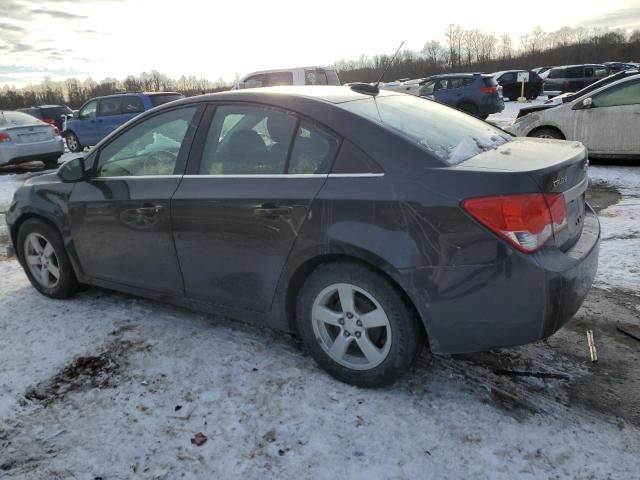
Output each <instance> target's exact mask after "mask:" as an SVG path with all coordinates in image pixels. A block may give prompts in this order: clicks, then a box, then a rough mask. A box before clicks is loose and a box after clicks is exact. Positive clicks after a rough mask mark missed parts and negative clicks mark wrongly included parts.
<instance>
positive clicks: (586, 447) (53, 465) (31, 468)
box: [0, 106, 640, 480]
mask: <svg viewBox="0 0 640 480" xmlns="http://www.w3.org/2000/svg"><path fill="white" fill-rule="evenodd" d="M515 107H516V106H514V109H515ZM490 120H491V118H490ZM501 121H503V122H507V121H509V118H508V114H506V112H505V113H503V117H502V118H501ZM3 173H4V174H3V175H0V212H2V211H4V210H6V208H7V205H8V203H9V201H10V198H11V193H12V191H13V190H14V189H15V188H17V186H18V185H19V184H20V182H21V181H22V180H24V178H25V177H26V176H28V175H30V174H31V173H29V172H20V173H17V174H16V173H15V171H7V172H3ZM589 175H590V177H591V180H592V185H591V188H590V191H589V195H590V199H591V202H592V204H593V205H594V206H595V207H596V208H597V209H598V210H599V211H600V212H599V214H600V218H601V223H602V235H603V238H602V244H601V260H600V269H599V273H598V276H597V278H596V284H595V286H594V288H593V289H592V291H591V293H590V294H589V296H588V298H587V300H586V302H585V304H584V305H583V307H582V308H581V310H580V311H579V312H578V314H577V315H576V318H575V319H573V320H572V321H571V322H570V323H569V324H568V325H567V326H566V327H565V328H564V329H562V330H561V331H560V332H558V333H557V334H556V335H554V336H553V337H551V338H550V339H548V341H545V342H539V343H537V344H534V345H529V346H525V347H520V348H513V349H504V350H500V351H492V352H486V353H479V354H473V355H464V356H462V355H461V356H446V357H436V356H431V355H430V354H428V353H427V352H425V353H423V355H422V357H421V358H420V360H419V362H418V363H417V365H416V366H415V367H414V368H413V369H412V371H411V372H410V373H409V374H408V375H406V376H405V377H404V378H403V379H402V380H401V381H400V382H398V383H397V384H396V385H394V386H393V387H391V388H386V389H381V390H361V389H358V388H354V387H350V386H347V385H344V384H341V383H338V382H337V381H335V380H333V379H332V378H331V377H329V376H328V375H327V374H326V373H324V372H323V371H321V370H320V369H319V368H317V367H316V366H315V364H314V363H313V361H312V360H311V358H310V357H308V356H307V355H306V354H305V353H304V351H302V350H301V349H300V348H299V343H298V342H297V340H296V339H294V338H292V337H291V336H289V335H284V334H281V333H277V332H273V331H270V330H266V329H261V328H258V327H255V326H249V325H245V324H242V323H239V322H232V321H230V320H227V319H223V318H213V317H209V316H206V315H202V314H198V313H193V312H190V311H185V310H181V309H178V308H174V307H170V306H166V305H162V304H159V303H155V302H151V301H146V300H141V299H138V298H135V297H131V296H127V295H122V294H118V293H113V292H109V291H106V290H101V289H97V288H92V289H89V290H87V291H84V292H82V293H81V294H79V295H78V296H77V297H75V298H73V299H71V300H68V301H53V300H49V299H46V298H45V297H43V296H41V295H40V294H38V293H37V292H36V291H35V289H33V288H32V287H31V286H30V284H29V283H28V281H27V279H26V277H25V275H24V273H23V272H22V270H21V268H20V267H19V265H18V263H17V262H16V261H15V259H3V260H0V478H8V479H42V478H47V479H49V478H53V479H74V478H103V479H105V480H106V479H126V478H166V479H175V478H327V479H335V478H347V477H349V478H438V479H446V478H478V479H480V478H492V479H513V478H531V479H539V478H579V479H601V478H602V479H607V478H611V479H626V478H634V476H636V475H637V472H638V471H640V458H639V457H638V451H639V450H640V368H638V367H639V365H640V342H638V341H636V340H634V339H632V338H630V337H628V336H626V335H624V334H623V333H621V332H620V331H618V330H617V328H618V327H619V328H621V329H622V330H624V331H627V332H631V333H633V332H639V331H640V320H639V318H640V167H634V166H611V165H604V166H602V165H600V166H594V167H591V169H590V173H589ZM0 243H2V229H0ZM588 329H591V330H593V331H594V334H595V340H596V345H597V347H598V354H599V358H600V361H599V362H598V363H597V364H592V363H591V362H590V361H589V354H588V350H587V345H586V336H585V332H586V331H587V330H588ZM505 371H507V372H514V371H515V372H522V373H523V375H517V376H516V375H507V374H505ZM197 432H203V433H204V434H205V435H207V437H208V441H207V442H206V443H205V444H204V445H203V446H201V447H196V446H195V445H192V444H191V443H190V438H191V437H193V435H195V434H196V433H197Z"/></svg>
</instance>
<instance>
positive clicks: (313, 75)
mask: <svg viewBox="0 0 640 480" xmlns="http://www.w3.org/2000/svg"><path fill="white" fill-rule="evenodd" d="M280 85H340V79H339V78H338V73H337V72H336V71H335V70H334V69H333V68H325V67H298V68H284V69H280V70H262V71H259V72H252V73H250V74H248V75H245V76H244V77H242V79H240V82H239V83H238V85H237V86H236V87H235V88H239V89H241V88H260V87H275V86H280Z"/></svg>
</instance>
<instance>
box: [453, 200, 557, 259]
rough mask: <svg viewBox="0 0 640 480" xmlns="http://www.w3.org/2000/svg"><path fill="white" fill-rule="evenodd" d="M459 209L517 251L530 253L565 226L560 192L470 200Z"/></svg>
mask: <svg viewBox="0 0 640 480" xmlns="http://www.w3.org/2000/svg"><path fill="white" fill-rule="evenodd" d="M462 207H463V208H464V209H465V210H466V211H467V212H468V213H469V214H470V215H471V216H472V217H473V218H475V219H476V220H477V221H479V222H480V223H481V224H483V225H484V226H485V227H487V228H488V229H489V230H491V231H492V232H494V233H496V234H498V235H499V236H500V237H502V238H504V239H505V240H507V241H508V242H509V243H511V244H512V245H513V246H514V247H516V248H517V249H518V250H520V251H522V252H525V253H531V252H534V251H536V250H537V249H539V248H540V247H541V246H542V245H544V243H545V242H546V241H547V240H548V239H549V238H551V236H552V235H553V234H554V233H555V232H558V231H560V230H561V229H562V228H565V227H566V226H567V207H566V203H565V200H564V195H563V194H562V193H525V194H520V195H500V196H495V197H480V198H471V199H468V200H465V201H463V202H462Z"/></svg>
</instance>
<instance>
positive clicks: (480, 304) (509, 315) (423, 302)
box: [403, 208, 600, 353]
mask: <svg viewBox="0 0 640 480" xmlns="http://www.w3.org/2000/svg"><path fill="white" fill-rule="evenodd" d="M599 243H600V224H599V223H598V218H597V216H596V214H595V213H594V212H593V211H592V210H591V209H590V208H589V209H588V211H587V212H586V213H585V222H584V227H583V232H582V235H581V237H580V239H579V240H578V242H577V243H576V244H575V245H574V246H573V247H572V248H571V249H570V250H569V251H567V252H561V251H560V250H558V249H556V248H549V249H543V250H541V251H539V252H537V253H536V254H534V255H526V254H521V253H519V252H514V253H513V255H511V256H510V257H509V259H508V260H506V261H504V262H501V263H498V264H491V265H480V266H462V267H446V268H443V267H439V268H420V269H413V270H407V271H404V272H403V274H404V278H403V283H405V287H406V288H407V290H408V291H409V292H411V293H410V295H411V296H413V299H414V302H415V303H416V305H417V308H418V310H419V311H420V313H421V316H422V318H423V320H424V322H425V327H426V329H427V333H428V335H429V342H430V346H431V350H432V351H433V352H434V353H467V352H475V351H482V350H488V349H490V348H498V347H510V346H516V345H524V344H527V343H532V342H535V341H538V340H541V339H543V338H546V337H549V336H551V335H553V334H554V333H555V332H556V331H557V330H558V329H559V328H561V327H562V326H563V325H564V324H565V323H567V322H568V321H569V320H570V319H571V318H573V316H574V315H575V313H576V312H577V311H578V309H579V308H580V306H581V305H582V303H583V301H584V299H585V297H586V295H587V293H588V292H589V289H590V288H591V284H592V283H593V279H594V277H595V275H596V270H597V267H598V253H599Z"/></svg>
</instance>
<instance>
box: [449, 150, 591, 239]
mask: <svg viewBox="0 0 640 480" xmlns="http://www.w3.org/2000/svg"><path fill="white" fill-rule="evenodd" d="M588 164H589V161H588V157H587V150H586V148H585V147H584V145H582V144H581V143H579V142H567V141H562V140H547V139H537V138H536V139H534V138H514V139H513V141H511V142H508V143H505V144H503V145H501V146H499V147H498V148H496V149H494V150H490V151H487V152H484V153H481V154H479V155H476V156H475V157H472V158H470V159H469V160H466V161H464V162H462V163H461V164H459V165H457V166H456V167H455V168H461V169H482V170H495V171H496V172H522V173H526V174H527V175H528V176H530V177H531V178H532V179H533V180H534V181H535V183H536V184H537V185H538V187H539V189H540V192H542V193H562V194H563V196H564V198H565V203H566V214H567V226H566V228H563V229H562V230H560V231H558V232H556V233H555V244H556V246H557V247H559V248H560V249H561V250H568V249H569V248H571V246H573V245H574V244H575V242H576V241H577V240H578V238H579V237H580V234H581V233H582V227H583V223H584V213H585V205H586V203H585V192H586V190H587V186H588V183H589V181H588V176H587V166H588ZM509 193H513V192H504V194H509ZM532 193H533V192H532Z"/></svg>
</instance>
